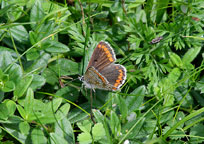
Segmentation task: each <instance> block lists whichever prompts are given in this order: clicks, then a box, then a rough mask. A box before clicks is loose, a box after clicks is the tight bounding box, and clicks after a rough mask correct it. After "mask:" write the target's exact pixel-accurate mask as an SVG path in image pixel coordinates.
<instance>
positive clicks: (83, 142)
mask: <svg viewBox="0 0 204 144" xmlns="http://www.w3.org/2000/svg"><path fill="white" fill-rule="evenodd" d="M77 140H78V141H79V143H80V144H90V143H91V142H92V137H91V135H90V133H87V132H83V133H80V134H79V135H78V137H77Z"/></svg>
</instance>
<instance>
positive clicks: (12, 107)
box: [4, 99, 16, 116]
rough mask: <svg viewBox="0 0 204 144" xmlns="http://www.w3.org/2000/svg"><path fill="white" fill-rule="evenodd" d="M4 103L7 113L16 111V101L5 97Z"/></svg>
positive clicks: (10, 113)
mask: <svg viewBox="0 0 204 144" xmlns="http://www.w3.org/2000/svg"><path fill="white" fill-rule="evenodd" d="M4 103H5V104H6V107H7V109H8V115H9V116H12V115H13V114H14V113H15V111H16V103H15V102H14V101H12V100H9V99H6V100H5V101H4Z"/></svg>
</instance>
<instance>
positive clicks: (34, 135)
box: [31, 128, 47, 144]
mask: <svg viewBox="0 0 204 144" xmlns="http://www.w3.org/2000/svg"><path fill="white" fill-rule="evenodd" d="M31 139H32V143H33V144H45V143H47V138H46V137H45V135H44V133H43V131H42V129H40V128H34V129H33V130H32V132H31Z"/></svg>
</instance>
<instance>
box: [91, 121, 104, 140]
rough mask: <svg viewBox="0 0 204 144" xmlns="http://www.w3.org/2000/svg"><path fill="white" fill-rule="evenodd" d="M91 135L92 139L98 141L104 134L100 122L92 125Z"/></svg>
mask: <svg viewBox="0 0 204 144" xmlns="http://www.w3.org/2000/svg"><path fill="white" fill-rule="evenodd" d="M92 135H93V139H94V141H98V140H100V139H102V138H103V137H104V136H105V130H104V128H103V124H102V123H97V124H95V125H94V127H93V129H92Z"/></svg>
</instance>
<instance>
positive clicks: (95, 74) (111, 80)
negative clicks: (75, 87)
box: [80, 41, 126, 91]
mask: <svg viewBox="0 0 204 144" xmlns="http://www.w3.org/2000/svg"><path fill="white" fill-rule="evenodd" d="M115 61H116V57H115V52H114V50H113V49H112V48H111V46H110V45H109V43H107V42H104V41H101V42H99V43H98V45H97V46H96V48H95V49H94V52H93V54H92V56H91V59H90V61H89V63H88V66H87V69H86V72H85V74H84V75H83V76H82V77H80V80H81V81H82V82H83V84H84V85H85V87H86V88H90V89H93V90H94V89H95V88H97V89H102V90H109V91H116V90H118V89H119V88H120V87H121V86H122V85H123V84H124V82H125V80H126V68H125V67H124V66H122V65H120V64H115Z"/></svg>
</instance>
